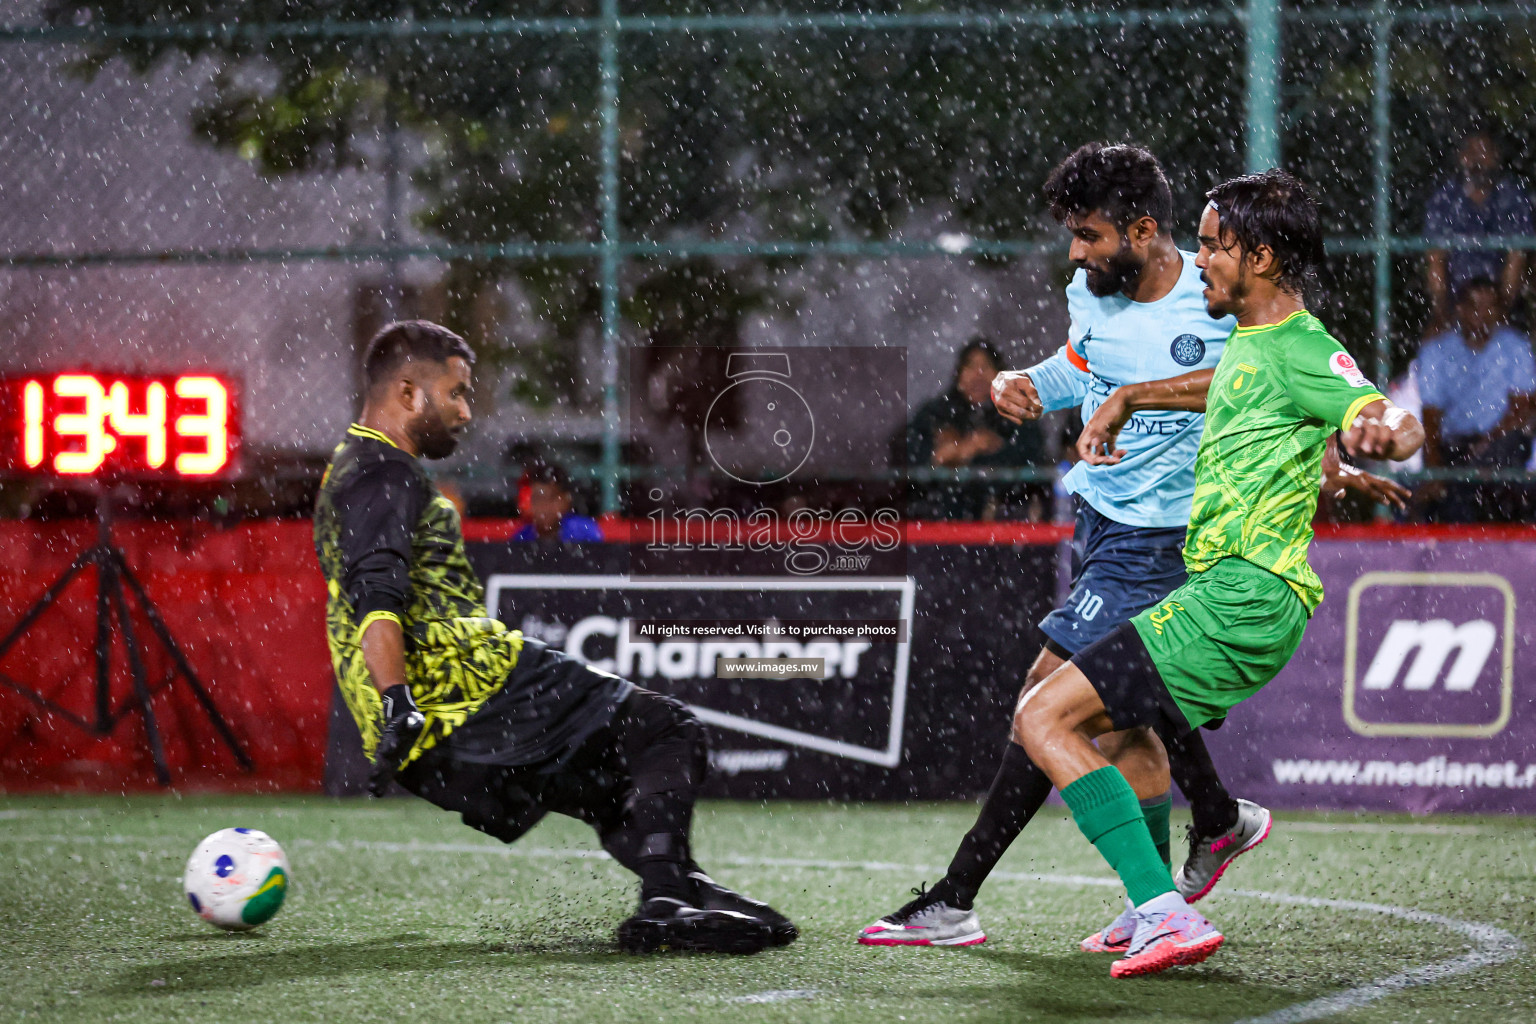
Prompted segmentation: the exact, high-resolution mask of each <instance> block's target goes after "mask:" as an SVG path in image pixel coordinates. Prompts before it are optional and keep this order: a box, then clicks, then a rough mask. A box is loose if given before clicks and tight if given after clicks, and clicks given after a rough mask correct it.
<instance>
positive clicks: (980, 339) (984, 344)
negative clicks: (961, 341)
mask: <svg viewBox="0 0 1536 1024" xmlns="http://www.w3.org/2000/svg"><path fill="white" fill-rule="evenodd" d="M977 352H985V353H986V354H987V358H988V359H990V360H991V361H992V365H993V367H994V368H996V369H999V370H1006V369H1007V368H1008V364H1007V363H1005V362H1003V355H1002V353H1001V352H999V351H998V350H997V346H996V345H994V344H992V339H991V338H988V337H987V336H986V335H984V334H978V335H976V336H975V337H973V338H972V339H971V340H970V341H968V342H966V343H965V347H964V348H962V349H961V350H960V354H959V355H958V356H956V357H955V379H956V380H959V379H960V371H961V370H963V369H965V363H966V360H968V359H970V358H971V356H973V355H975V354H976V353H977Z"/></svg>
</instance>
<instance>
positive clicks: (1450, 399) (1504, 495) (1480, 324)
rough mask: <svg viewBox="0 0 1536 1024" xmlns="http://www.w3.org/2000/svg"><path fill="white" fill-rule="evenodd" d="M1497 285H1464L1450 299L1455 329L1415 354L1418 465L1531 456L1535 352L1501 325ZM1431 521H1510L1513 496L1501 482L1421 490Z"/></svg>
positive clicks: (1491, 464) (1486, 463)
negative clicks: (1419, 402) (1419, 404)
mask: <svg viewBox="0 0 1536 1024" xmlns="http://www.w3.org/2000/svg"><path fill="white" fill-rule="evenodd" d="M1501 308H1502V305H1501V303H1500V300H1499V288H1498V285H1497V283H1495V282H1494V280H1493V279H1492V278H1489V277H1475V278H1473V279H1472V280H1470V281H1468V282H1466V283H1465V284H1464V285H1463V286H1462V288H1461V290H1460V292H1458V294H1457V300H1456V327H1455V328H1454V329H1453V330H1450V331H1447V332H1446V333H1444V334H1442V335H1440V336H1439V337H1436V338H1434V339H1432V340H1430V341H1428V342H1426V343H1425V345H1424V347H1423V348H1422V349H1420V351H1419V360H1418V363H1419V366H1418V371H1419V390H1420V394H1421V396H1422V398H1423V401H1424V420H1423V422H1424V435H1425V439H1424V464H1425V465H1426V466H1429V467H1435V466H1471V467H1482V468H1513V467H1518V466H1524V465H1525V463H1526V460H1527V459H1528V458H1529V457H1530V449H1531V434H1530V432H1531V427H1532V422H1533V413H1536V357H1533V356H1532V354H1531V343H1530V340H1529V339H1527V338H1526V337H1525V336H1524V335H1523V334H1520V333H1519V332H1518V331H1515V330H1513V329H1511V328H1510V327H1508V326H1505V325H1503V324H1501V323H1500V310H1501ZM1423 492H1424V494H1425V496H1426V497H1427V498H1428V499H1429V501H1430V503H1431V510H1432V515H1433V517H1434V518H1436V519H1437V520H1440V521H1445V522H1476V521H1488V520H1503V519H1509V518H1513V517H1514V516H1515V515H1517V514H1518V510H1517V509H1514V508H1511V507H1510V506H1511V503H1512V502H1515V501H1517V500H1518V498H1519V497H1520V496H1519V494H1518V493H1516V492H1514V491H1512V490H1510V489H1509V488H1507V487H1498V486H1487V485H1466V484H1463V485H1453V486H1450V487H1444V488H1442V487H1437V486H1434V485H1433V484H1431V485H1429V486H1427V487H1426V488H1424V489H1423Z"/></svg>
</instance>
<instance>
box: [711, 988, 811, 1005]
mask: <svg viewBox="0 0 1536 1024" xmlns="http://www.w3.org/2000/svg"><path fill="white" fill-rule="evenodd" d="M815 998H816V990H815V989H813V988H774V989H769V990H768V991H767V992H749V993H747V994H746V995H744V996H731V997H730V998H728V999H726V1000H725V1002H727V1003H787V1002H789V1001H790V1000H791V999H815Z"/></svg>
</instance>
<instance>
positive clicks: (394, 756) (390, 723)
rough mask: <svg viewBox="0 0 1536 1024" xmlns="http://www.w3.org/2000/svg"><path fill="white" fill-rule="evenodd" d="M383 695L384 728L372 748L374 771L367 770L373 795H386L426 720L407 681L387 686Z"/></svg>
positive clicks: (369, 788)
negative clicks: (406, 683)
mask: <svg viewBox="0 0 1536 1024" xmlns="http://www.w3.org/2000/svg"><path fill="white" fill-rule="evenodd" d="M383 698H384V728H383V729H382V730H381V731H380V732H379V745H378V746H377V747H375V748H374V751H373V771H371V772H369V773H368V792H370V793H372V794H373V795H374V796H383V795H384V793H385V791H386V790H388V789H389V784H390V782H391V781H392V780H393V779H394V777H395V772H397V771H399V770H400V765H401V763H402V762H403V761H404V760H405V755H406V754H408V753H410V750H411V748H412V747H413V746H415V745H416V738H417V737H418V736H420V735H421V730H422V729H423V728H425V727H426V724H427V716H426V715H423V714H422V713H421V709H420V708H418V707H417V706H416V699H415V698H414V697H412V696H411V688H410V687H409V686H406V685H405V684H404V683H399V684H396V685H395V686H391V687H390V688H389V689H387V690H385V691H384V693H383Z"/></svg>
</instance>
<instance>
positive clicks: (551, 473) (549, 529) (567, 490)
mask: <svg viewBox="0 0 1536 1024" xmlns="http://www.w3.org/2000/svg"><path fill="white" fill-rule="evenodd" d="M517 509H518V511H519V512H520V513H521V514H522V518H523V525H522V527H521V528H520V529H519V530H518V531H517V532H516V533H514V534H513V535H512V539H513V540H514V541H532V540H537V541H558V542H559V543H561V544H591V543H596V542H599V541H601V540H602V539H603V528H602V527H601V526H599V525H598V524H597V520H595V519H593V518H591V517H590V516H579V515H577V514H576V513H574V512H572V511H571V481H570V478H569V477H568V476H566V474H565V470H563V469H561V468H560V467H559V466H555V465H551V464H550V463H547V462H530V463H529V464H528V466H527V468H526V469H524V470H523V477H522V479H521V480H520V481H518V488H517Z"/></svg>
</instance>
